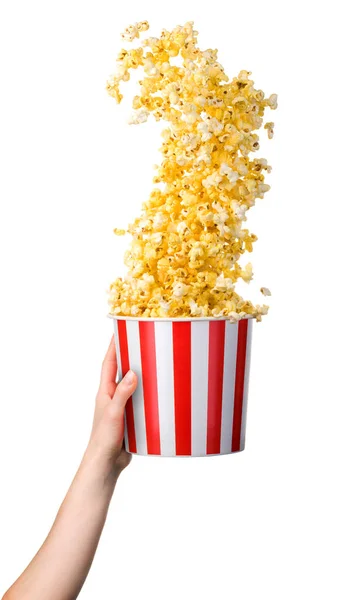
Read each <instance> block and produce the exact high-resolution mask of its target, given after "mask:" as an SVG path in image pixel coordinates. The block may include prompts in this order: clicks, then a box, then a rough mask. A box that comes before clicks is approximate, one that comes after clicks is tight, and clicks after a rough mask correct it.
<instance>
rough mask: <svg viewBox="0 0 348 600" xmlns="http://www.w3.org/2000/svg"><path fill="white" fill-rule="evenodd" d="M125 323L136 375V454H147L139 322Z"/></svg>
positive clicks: (134, 396)
mask: <svg viewBox="0 0 348 600" xmlns="http://www.w3.org/2000/svg"><path fill="white" fill-rule="evenodd" d="M126 323H127V340H128V355H129V366H130V368H131V369H132V371H134V373H136V375H137V376H138V385H137V389H136V390H135V392H134V394H133V396H132V398H133V414H134V428H135V440H136V445H137V454H147V443H146V427H145V408H144V395H143V382H142V369H141V354H140V337H139V323H138V322H137V321H126Z"/></svg>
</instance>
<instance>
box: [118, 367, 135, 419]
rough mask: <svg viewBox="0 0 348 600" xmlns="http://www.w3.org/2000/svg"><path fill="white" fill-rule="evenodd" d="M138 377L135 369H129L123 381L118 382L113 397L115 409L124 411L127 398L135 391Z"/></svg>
mask: <svg viewBox="0 0 348 600" xmlns="http://www.w3.org/2000/svg"><path fill="white" fill-rule="evenodd" d="M137 383H138V379H137V376H136V374H135V373H134V371H128V373H126V375H125V376H124V378H123V379H122V381H120V383H119V384H118V386H117V388H116V391H115V394H114V397H113V399H112V402H111V404H112V406H113V409H114V411H116V410H118V411H121V412H123V411H124V407H125V406H126V404H127V400H128V399H129V398H130V397H131V395H132V394H133V393H134V391H135V388H136V387H137Z"/></svg>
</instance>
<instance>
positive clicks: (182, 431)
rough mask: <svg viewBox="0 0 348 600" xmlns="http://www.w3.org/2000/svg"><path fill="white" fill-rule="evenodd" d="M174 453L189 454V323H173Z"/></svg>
mask: <svg viewBox="0 0 348 600" xmlns="http://www.w3.org/2000/svg"><path fill="white" fill-rule="evenodd" d="M173 359H174V404H175V407H174V410H175V442H176V454H177V455H185V454H191V323H185V322H184V321H182V322H180V321H179V322H178V323H173Z"/></svg>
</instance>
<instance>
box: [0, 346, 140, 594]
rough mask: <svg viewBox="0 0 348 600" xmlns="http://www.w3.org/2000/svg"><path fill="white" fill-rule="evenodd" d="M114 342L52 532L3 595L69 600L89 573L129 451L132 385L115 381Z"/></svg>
mask: <svg viewBox="0 0 348 600" xmlns="http://www.w3.org/2000/svg"><path fill="white" fill-rule="evenodd" d="M115 378H116V358H115V347H114V341H113V340H111V343H110V346H109V349H108V352H107V354H106V356H105V359H104V362H103V368H102V374H101V381H100V387H99V391H98V394H97V399H96V408H95V415H94V423H93V429H92V434H91V438H90V441H89V444H88V446H87V449H86V452H85V454H84V456H83V459H82V462H81V465H80V467H79V469H78V471H77V473H76V476H75V478H74V480H73V482H72V484H71V486H70V488H69V490H68V493H67V495H66V497H65V499H64V501H63V503H62V505H61V507H60V509H59V511H58V514H57V517H56V519H55V521H54V524H53V526H52V529H51V531H50V532H49V534H48V536H47V538H46V540H45V542H44V543H43V545H42V546H41V548H40V550H39V551H38V553H37V554H36V556H35V557H34V558H33V560H32V561H31V563H30V564H29V565H28V567H27V568H26V569H25V571H24V572H23V573H22V575H21V576H20V577H19V578H18V579H17V581H16V582H15V583H14V584H13V585H12V586H11V588H10V589H9V590H8V591H7V592H6V594H5V596H4V597H3V600H33V599H35V600H73V599H75V598H77V596H78V594H79V592H80V590H81V588H82V585H83V583H84V581H85V579H86V577H87V575H88V571H89V569H90V566H91V564H92V561H93V558H94V554H95V551H96V549H97V546H98V542H99V538H100V535H101V532H102V530H103V527H104V523H105V519H106V515H107V511H108V508H109V504H110V500H111V498H112V494H113V492H114V489H115V485H116V482H117V479H118V477H119V475H120V473H121V472H122V470H123V469H124V468H125V467H126V466H127V465H128V464H129V462H130V459H131V455H130V454H128V453H127V452H126V451H125V450H124V448H123V447H122V441H123V415H124V407H125V405H126V402H127V400H128V398H129V397H130V396H131V395H132V393H133V392H134V390H135V387H136V383H137V382H136V376H135V375H134V373H132V372H130V373H129V377H127V375H126V377H125V378H124V379H123V380H122V382H121V383H120V384H119V385H118V386H117V389H116V384H115Z"/></svg>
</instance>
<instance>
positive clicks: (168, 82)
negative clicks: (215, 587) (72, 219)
mask: <svg viewBox="0 0 348 600" xmlns="http://www.w3.org/2000/svg"><path fill="white" fill-rule="evenodd" d="M148 28H149V25H148V23H147V21H142V22H140V23H136V24H134V25H130V26H129V27H128V28H127V29H126V30H125V32H124V33H123V34H122V39H123V40H125V41H129V42H132V41H134V40H136V39H138V38H139V36H140V33H141V32H143V31H147V30H148ZM174 57H177V58H175V61H173V60H172V59H173V58H174ZM174 62H175V64H174ZM130 69H143V72H144V74H143V77H142V79H141V81H140V82H139V85H140V91H139V93H138V95H136V96H135V97H134V98H133V103H132V104H133V110H134V112H133V114H132V115H131V118H130V120H129V122H130V123H131V124H140V123H144V122H145V121H147V120H148V118H149V117H150V116H151V115H153V117H154V118H155V119H156V120H163V121H165V122H166V124H167V126H166V128H165V129H164V130H163V131H162V146H161V153H162V157H163V158H162V162H161V164H159V166H156V167H155V169H156V174H155V177H154V179H153V181H154V183H155V184H158V187H157V186H155V187H154V188H153V190H152V192H151V193H150V196H149V198H148V200H147V201H146V202H144V204H143V207H142V212H141V214H140V216H139V217H138V218H136V219H135V220H134V222H133V223H131V224H130V225H129V226H128V228H127V229H118V228H117V229H115V230H114V232H115V234H116V235H124V234H125V233H128V234H129V235H130V236H131V238H132V239H131V244H130V247H129V249H128V250H127V252H126V254H125V264H126V266H127V268H128V272H127V274H126V276H125V278H124V279H122V278H117V279H116V280H115V281H114V282H113V283H112V284H111V286H110V289H109V304H110V313H111V314H113V315H123V316H127V315H131V316H136V317H159V318H161V317H169V318H175V317H182V316H186V317H192V318H193V317H197V318H199V317H216V318H228V319H230V320H231V321H232V322H234V323H236V322H237V321H239V320H240V319H248V318H256V320H257V321H260V320H261V319H262V317H263V316H264V315H266V314H267V311H268V306H265V305H258V304H256V305H255V306H254V305H253V304H252V303H251V302H249V301H245V300H244V299H243V298H242V297H241V296H240V295H239V294H238V293H237V291H236V284H237V283H238V281H239V280H244V281H245V282H247V283H249V282H250V281H251V279H252V278H253V271H252V265H251V263H248V264H246V266H245V267H242V266H241V265H240V264H239V260H240V257H241V256H242V255H243V254H244V253H245V252H252V250H253V244H254V242H255V241H256V240H257V237H256V235H254V234H252V233H250V232H249V230H248V229H246V228H243V227H244V222H245V221H246V213H247V211H248V210H249V208H251V207H252V206H254V204H255V201H256V199H257V198H263V196H264V194H265V193H266V192H267V191H268V190H269V189H270V186H269V185H268V184H267V183H265V173H266V174H267V173H269V172H270V171H271V167H270V166H269V165H268V163H267V161H266V159H264V158H253V159H252V158H251V157H250V155H251V153H253V152H255V151H257V150H258V149H259V138H258V136H257V135H256V133H255V132H257V130H258V129H260V128H261V127H262V125H263V117H264V113H265V111H266V110H267V109H269V108H270V109H271V110H274V109H275V108H277V95H276V94H271V96H269V98H266V97H265V94H264V93H263V92H262V91H261V90H257V89H255V88H254V83H253V81H252V80H251V79H250V75H251V73H250V72H249V71H245V70H244V71H240V73H239V75H238V77H235V78H233V79H232V80H229V79H228V77H227V75H226V74H225V72H224V69H223V67H222V65H221V64H220V63H218V62H217V50H210V49H209V50H205V51H201V50H200V49H199V48H198V46H197V31H195V30H194V29H193V23H192V22H188V23H186V24H185V25H184V26H182V27H181V26H178V27H175V28H174V29H173V30H172V31H166V30H163V31H162V33H161V35H160V37H158V38H156V37H149V38H148V39H145V40H143V42H141V45H140V47H138V48H133V49H131V50H124V49H123V50H121V52H120V53H119V55H118V57H117V66H116V70H115V73H114V75H112V76H111V77H110V79H109V81H108V83H107V86H106V89H107V91H108V94H109V95H110V96H111V97H113V98H114V99H115V101H116V103H120V102H121V101H122V99H123V96H122V94H121V92H120V85H123V82H127V81H128V80H129V79H130ZM264 128H265V129H266V131H267V133H268V137H269V138H270V139H271V138H272V137H273V130H274V123H273V122H267V123H266V124H265V125H264ZM260 292H261V294H263V295H264V296H269V295H270V291H269V290H268V288H264V287H262V288H261V289H260Z"/></svg>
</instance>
